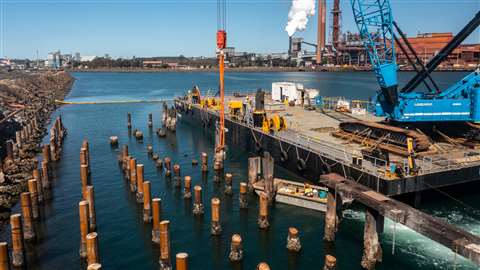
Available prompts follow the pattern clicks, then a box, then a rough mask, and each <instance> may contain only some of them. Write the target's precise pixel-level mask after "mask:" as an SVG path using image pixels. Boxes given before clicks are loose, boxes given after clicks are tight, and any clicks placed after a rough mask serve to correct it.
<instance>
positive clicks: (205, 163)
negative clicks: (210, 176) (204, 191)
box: [201, 152, 208, 173]
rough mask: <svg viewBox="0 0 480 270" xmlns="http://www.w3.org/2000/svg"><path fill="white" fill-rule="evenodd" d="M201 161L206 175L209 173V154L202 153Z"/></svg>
mask: <svg viewBox="0 0 480 270" xmlns="http://www.w3.org/2000/svg"><path fill="white" fill-rule="evenodd" d="M201 161H202V172H204V173H206V172H208V154H207V153H205V152H202V156H201Z"/></svg>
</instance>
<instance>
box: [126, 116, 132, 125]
mask: <svg viewBox="0 0 480 270" xmlns="http://www.w3.org/2000/svg"><path fill="white" fill-rule="evenodd" d="M127 127H128V129H131V128H132V114H130V113H128V114H127Z"/></svg>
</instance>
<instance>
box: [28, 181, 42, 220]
mask: <svg viewBox="0 0 480 270" xmlns="http://www.w3.org/2000/svg"><path fill="white" fill-rule="evenodd" d="M28 192H29V193H30V201H31V203H32V217H33V218H34V219H37V218H38V217H39V216H40V214H39V210H38V192H37V180H35V179H30V180H28Z"/></svg>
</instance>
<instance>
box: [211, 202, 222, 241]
mask: <svg viewBox="0 0 480 270" xmlns="http://www.w3.org/2000/svg"><path fill="white" fill-rule="evenodd" d="M211 203H212V221H211V223H210V225H211V226H210V233H211V234H212V235H220V234H221V233H222V225H221V224H220V199H219V198H212V200H211Z"/></svg>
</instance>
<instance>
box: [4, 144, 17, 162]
mask: <svg viewBox="0 0 480 270" xmlns="http://www.w3.org/2000/svg"><path fill="white" fill-rule="evenodd" d="M5 144H6V145H5V149H6V152H7V158H6V159H8V160H10V161H13V160H14V159H15V154H14V151H13V142H12V141H11V140H8V141H7V142H6V143H5Z"/></svg>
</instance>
